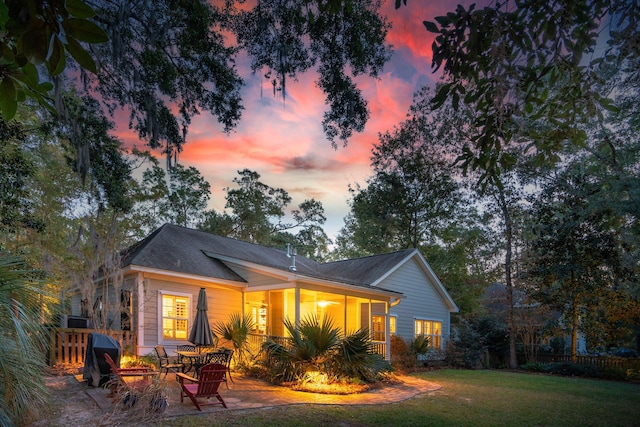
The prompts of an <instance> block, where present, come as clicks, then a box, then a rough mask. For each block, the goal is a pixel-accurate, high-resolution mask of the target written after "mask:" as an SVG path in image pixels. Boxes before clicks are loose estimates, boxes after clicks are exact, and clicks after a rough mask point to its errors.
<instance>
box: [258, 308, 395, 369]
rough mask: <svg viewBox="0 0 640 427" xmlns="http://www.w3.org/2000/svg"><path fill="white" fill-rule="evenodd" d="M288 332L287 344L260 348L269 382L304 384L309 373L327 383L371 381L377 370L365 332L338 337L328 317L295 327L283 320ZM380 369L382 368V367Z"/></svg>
mask: <svg viewBox="0 0 640 427" xmlns="http://www.w3.org/2000/svg"><path fill="white" fill-rule="evenodd" d="M284 324H285V327H286V328H287V330H288V331H289V335H290V337H291V338H290V340H289V342H288V344H280V343H277V342H275V341H274V340H270V341H267V342H266V343H264V344H263V347H262V348H263V350H264V352H265V360H264V363H265V365H266V367H267V369H268V371H269V374H270V376H271V379H272V381H274V382H282V381H304V380H305V378H306V377H307V375H308V374H309V373H310V372H316V371H318V372H321V373H322V374H323V375H326V376H327V377H328V380H329V382H332V381H337V380H339V379H344V378H358V379H360V380H365V381H372V380H373V379H374V377H375V374H376V373H377V372H378V370H379V369H388V364H386V365H385V364H379V363H378V362H379V361H380V360H382V359H381V358H380V357H379V356H377V355H373V354H371V337H370V334H369V331H368V329H359V330H358V331H356V332H354V333H352V334H350V335H347V336H341V333H340V329H339V328H337V327H336V326H335V325H334V323H333V320H332V319H331V318H330V317H325V318H324V319H323V321H322V322H320V321H319V320H318V318H317V317H315V316H308V317H306V318H304V319H303V320H302V321H301V322H300V325H299V326H296V325H295V324H294V323H293V322H292V321H290V320H285V321H284ZM383 365H384V366H383Z"/></svg>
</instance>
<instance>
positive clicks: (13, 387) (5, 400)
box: [0, 254, 48, 426]
mask: <svg viewBox="0 0 640 427" xmlns="http://www.w3.org/2000/svg"><path fill="white" fill-rule="evenodd" d="M30 276H32V272H30V271H26V270H24V266H23V263H22V262H21V261H20V260H19V259H18V258H15V257H10V256H7V255H4V254H0V348H1V349H2V357H0V425H2V426H13V425H21V424H24V423H25V422H26V421H28V420H29V419H30V418H31V417H33V416H34V415H35V413H36V411H37V410H38V409H39V408H42V407H44V406H45V405H46V404H47V402H48V391H47V388H46V386H45V384H44V381H43V375H44V373H45V369H46V361H45V351H44V349H45V343H46V340H45V334H44V329H43V327H42V326H41V325H40V324H39V323H38V321H37V316H36V313H37V312H34V309H36V308H37V307H38V303H37V302H38V301H37V298H38V297H39V296H40V295H41V294H42V290H41V289H38V288H37V287H36V286H35V284H36V283H37V282H35V281H33V280H31V277H30Z"/></svg>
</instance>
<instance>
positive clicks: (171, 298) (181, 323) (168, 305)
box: [162, 295, 189, 340]
mask: <svg viewBox="0 0 640 427" xmlns="http://www.w3.org/2000/svg"><path fill="white" fill-rule="evenodd" d="M188 330H189V297H184V296H177V295H162V338H164V339H170V340H186V339H187V331H188Z"/></svg>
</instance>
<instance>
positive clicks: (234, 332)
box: [213, 312, 255, 365]
mask: <svg viewBox="0 0 640 427" xmlns="http://www.w3.org/2000/svg"><path fill="white" fill-rule="evenodd" d="M253 329H255V324H254V321H253V317H252V316H251V315H250V314H245V315H244V316H243V315H241V314H240V313H237V312H236V313H231V314H230V315H229V320H228V321H227V322H222V321H219V322H217V323H216V324H215V325H214V326H213V330H214V332H215V334H216V336H218V337H219V338H223V339H225V340H227V341H229V342H230V343H231V344H232V345H233V348H234V356H233V357H234V358H235V359H236V363H238V364H241V365H244V364H245V359H246V357H247V352H248V350H247V345H246V344H247V339H248V338H249V334H250V333H251V331H252V330H253Z"/></svg>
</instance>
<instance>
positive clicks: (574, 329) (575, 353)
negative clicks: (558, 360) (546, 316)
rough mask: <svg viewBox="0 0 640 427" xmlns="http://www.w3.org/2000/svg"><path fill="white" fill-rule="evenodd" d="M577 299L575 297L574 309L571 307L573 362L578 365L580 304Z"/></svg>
mask: <svg viewBox="0 0 640 427" xmlns="http://www.w3.org/2000/svg"><path fill="white" fill-rule="evenodd" d="M577 300H578V299H577V298H576V297H575V296H574V297H573V301H572V302H571V303H572V304H573V307H571V361H572V362H573V363H576V361H577V360H578V327H579V324H578V320H579V319H578V306H577V304H578V302H577Z"/></svg>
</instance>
